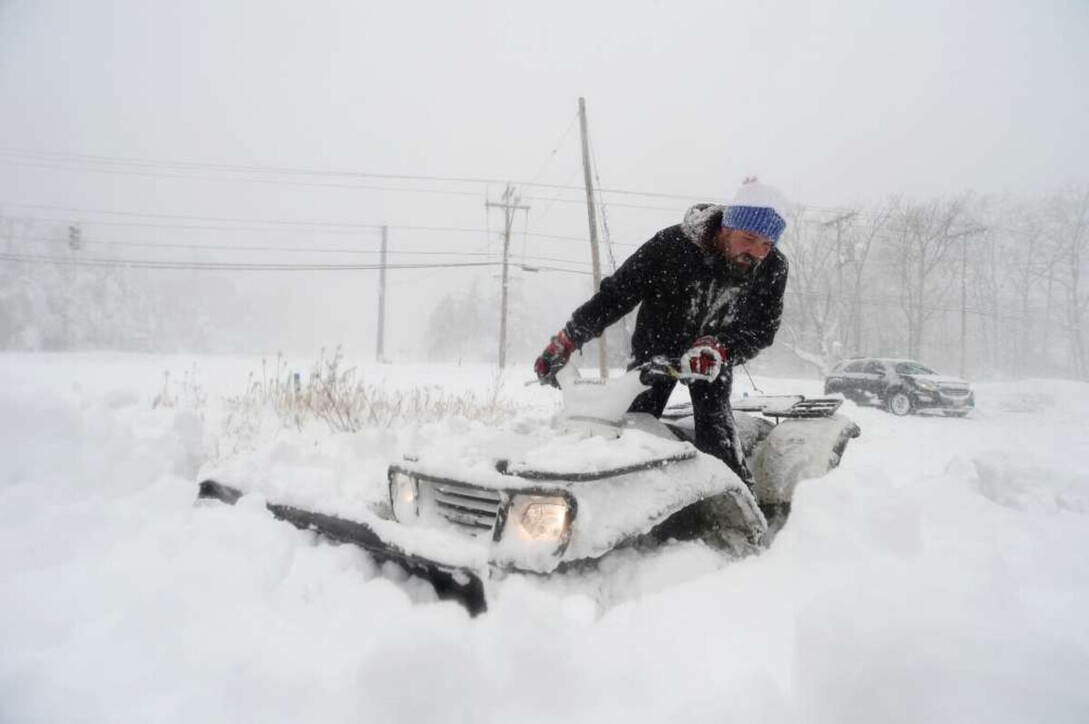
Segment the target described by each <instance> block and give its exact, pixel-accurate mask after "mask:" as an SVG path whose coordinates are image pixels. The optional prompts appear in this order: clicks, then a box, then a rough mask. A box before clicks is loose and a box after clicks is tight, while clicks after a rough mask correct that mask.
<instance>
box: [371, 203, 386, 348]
mask: <svg viewBox="0 0 1089 724" xmlns="http://www.w3.org/2000/svg"><path fill="white" fill-rule="evenodd" d="M388 234H389V227H387V226H386V225H385V224H383V225H382V254H381V256H380V257H379V258H380V259H381V261H379V267H378V345H377V348H378V349H377V351H376V352H375V354H374V359H375V361H376V362H384V361H385V359H386V348H385V343H386V241H387V236H388Z"/></svg>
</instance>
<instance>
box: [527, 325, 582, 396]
mask: <svg viewBox="0 0 1089 724" xmlns="http://www.w3.org/2000/svg"><path fill="white" fill-rule="evenodd" d="M574 351H575V343H574V342H572V341H571V338H570V337H568V336H567V332H565V331H564V330H562V329H561V330H560V331H559V332H557V333H556V336H555V337H553V338H552V341H551V342H549V343H548V346H547V347H545V350H544V352H542V353H541V356H540V357H538V358H537V361H536V362H534V363H533V371H534V372H536V373H537V379H538V380H540V381H541V384H549V385H552V386H553V387H559V385H558V384H557V383H556V373H557V372H559V371H560V370H562V369H563V366H564V365H566V364H567V361H568V360H569V359H571V353H572V352H574Z"/></svg>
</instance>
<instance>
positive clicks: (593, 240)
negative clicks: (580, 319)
mask: <svg viewBox="0 0 1089 724" xmlns="http://www.w3.org/2000/svg"><path fill="white" fill-rule="evenodd" d="M579 128H580V129H581V130H582V177H583V180H584V182H585V184H586V214H587V217H588V219H589V221H590V259H591V260H592V261H593V265H594V293H595V294H597V292H598V290H600V289H601V256H600V254H599V252H598V249H597V214H596V210H595V209H594V184H593V180H592V175H591V173H590V137H589V135H588V133H587V131H586V99H585V98H583V97H581V96H580V97H579ZM597 341H598V357H599V358H600V369H601V377H602V379H605V378H606V377H608V376H609V363H608V360H607V358H606V355H605V333H604V332H602V333H601V336H600V337H598V338H597Z"/></svg>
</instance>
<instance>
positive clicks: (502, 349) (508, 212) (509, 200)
mask: <svg viewBox="0 0 1089 724" xmlns="http://www.w3.org/2000/svg"><path fill="white" fill-rule="evenodd" d="M521 200H522V199H521V197H519V196H517V195H516V194H515V193H514V187H513V186H511V185H510V184H507V189H506V191H504V192H503V203H494V202H491V201H485V202H484V206H485V208H489V209H490V208H493V207H495V208H499V209H503V286H502V297H501V299H500V302H499V369H503V368H504V367H506V366H507V289H508V287H509V286H510V263H509V262H510V230H511V226H512V225H513V224H514V212H515V211H519V210H522V211H527V212H528V211H529V206H528V205H526V204H520V203H518V202H519V201H521Z"/></svg>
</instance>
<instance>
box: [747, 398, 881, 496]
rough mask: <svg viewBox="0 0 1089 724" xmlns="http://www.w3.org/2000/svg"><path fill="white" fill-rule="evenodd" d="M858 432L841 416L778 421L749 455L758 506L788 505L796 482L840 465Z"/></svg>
mask: <svg viewBox="0 0 1089 724" xmlns="http://www.w3.org/2000/svg"><path fill="white" fill-rule="evenodd" d="M861 433H862V431H861V430H860V429H859V427H858V425H856V424H855V423H854V422H852V421H851V420H849V419H848V418H846V417H844V416H843V415H832V416H831V417H817V418H808V419H805V418H802V419H786V420H783V421H782V422H780V423H779V424H778V425H776V426H775V427H774V428H773V429H772V431H771V432H770V433H769V434H768V436H767V437H766V438H765V439H764V440H763V441H762V442H761V443H760V444H759V445H758V446H757V448H756V451H755V453H754V455H753V457H752V472H753V477H754V478H755V479H756V497H757V500H758V501H759V502H760V505H761V506H772V505H788V506H789V504H790V502H791V501H792V500H793V498H794V489H795V488H796V487H797V486H798V483H800V482H801V481H803V480H808V479H812V478H819V477H822V476H823V475H826V474H827V473H828V471H830V470H832V469H833V468H835V467H836V466H837V465H839V461H840V459H841V458H842V457H843V453H844V451H845V450H846V448H847V443H848V442H849V441H850V440H851V439H852V438H856V437H858V436H859V435H860V434H861Z"/></svg>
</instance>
